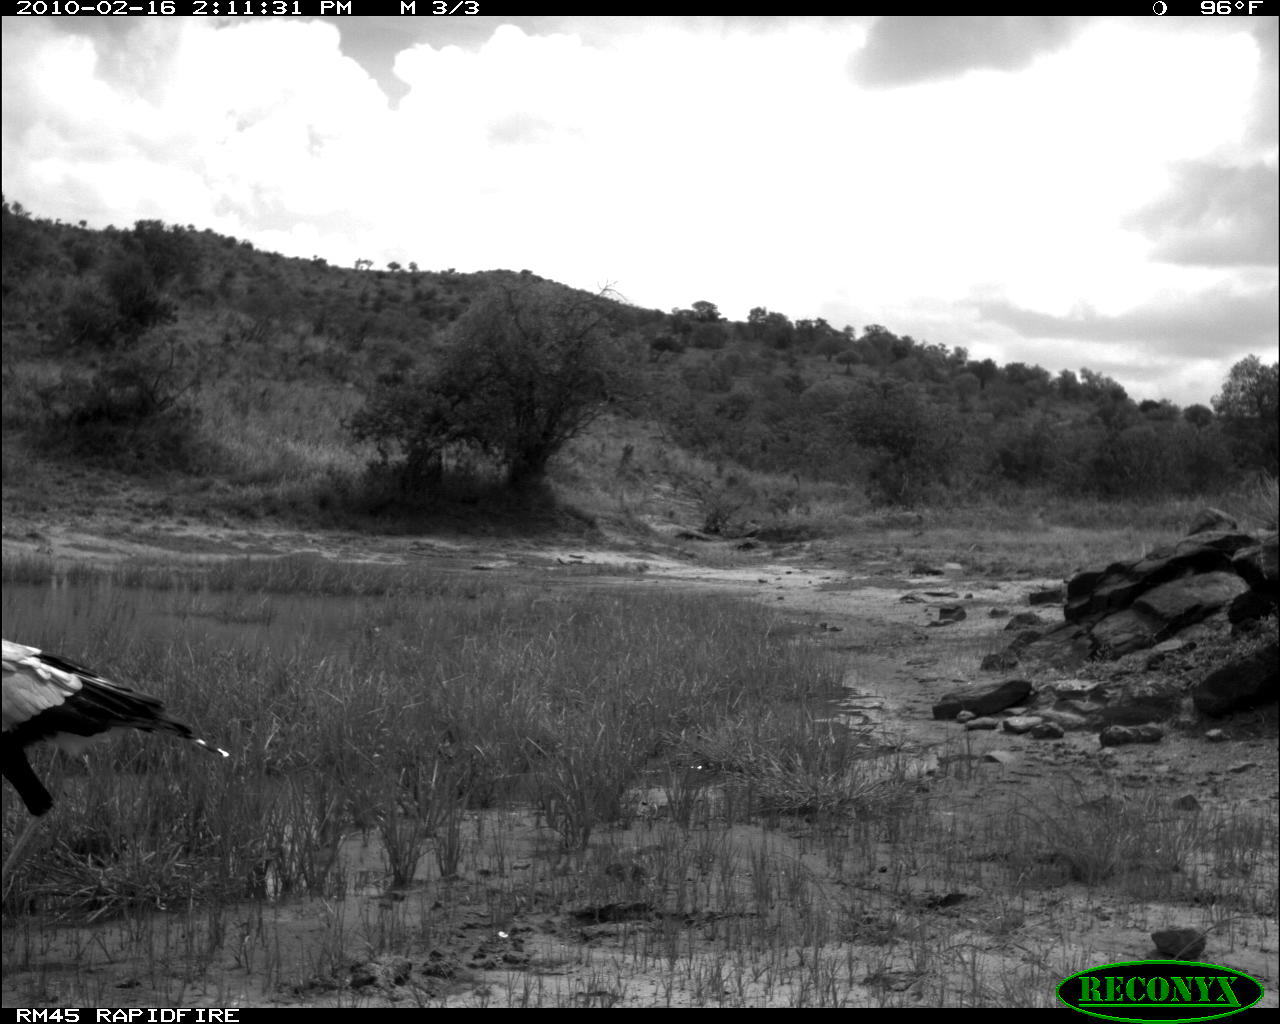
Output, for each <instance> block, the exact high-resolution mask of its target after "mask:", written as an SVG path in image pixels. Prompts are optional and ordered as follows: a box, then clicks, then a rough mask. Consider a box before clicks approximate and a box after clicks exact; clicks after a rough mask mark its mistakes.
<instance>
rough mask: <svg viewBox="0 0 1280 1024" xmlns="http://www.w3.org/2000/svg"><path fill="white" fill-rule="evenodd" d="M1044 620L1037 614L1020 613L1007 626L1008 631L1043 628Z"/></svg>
mask: <svg viewBox="0 0 1280 1024" xmlns="http://www.w3.org/2000/svg"><path fill="white" fill-rule="evenodd" d="M1043 625H1044V619H1042V618H1040V616H1039V615H1037V614H1036V613H1035V612H1018V614H1017V615H1014V616H1013V617H1012V618H1010V619H1009V621H1008V622H1007V623H1006V624H1005V627H1004V628H1005V630H1006V631H1012V630H1015V629H1028V628H1033V627H1035V626H1043Z"/></svg>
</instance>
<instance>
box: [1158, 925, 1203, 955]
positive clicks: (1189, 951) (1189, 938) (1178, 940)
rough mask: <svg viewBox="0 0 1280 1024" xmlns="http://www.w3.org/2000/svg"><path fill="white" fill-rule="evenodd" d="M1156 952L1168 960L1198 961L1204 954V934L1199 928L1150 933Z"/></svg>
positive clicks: (1172, 929)
mask: <svg viewBox="0 0 1280 1024" xmlns="http://www.w3.org/2000/svg"><path fill="white" fill-rule="evenodd" d="M1151 941H1152V942H1154V943H1155V944H1156V952H1157V953H1158V954H1159V955H1160V956H1161V957H1164V958H1166V959H1169V960H1192V961H1195V960H1199V959H1200V957H1201V955H1202V954H1203V953H1204V947H1205V944H1206V943H1205V933H1204V932H1202V931H1200V929H1199V928H1165V929H1164V930H1162V931H1158V932H1152V933H1151Z"/></svg>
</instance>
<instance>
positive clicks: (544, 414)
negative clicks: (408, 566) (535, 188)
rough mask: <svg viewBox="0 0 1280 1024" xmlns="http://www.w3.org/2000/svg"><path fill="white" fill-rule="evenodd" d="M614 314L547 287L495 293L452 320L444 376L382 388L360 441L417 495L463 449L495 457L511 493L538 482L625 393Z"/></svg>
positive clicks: (358, 424) (627, 359) (359, 429)
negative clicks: (393, 465)
mask: <svg viewBox="0 0 1280 1024" xmlns="http://www.w3.org/2000/svg"><path fill="white" fill-rule="evenodd" d="M619 309H620V307H619V306H618V305H617V304H616V303H615V302H613V301H610V299H608V298H607V297H606V296H605V295H603V294H602V295H589V294H586V293H583V292H574V291H570V290H568V289H566V288H564V287H562V286H560V285H555V284H551V283H547V282H539V283H536V284H529V285H523V286H518V287H498V288H495V289H493V290H491V291H489V292H487V293H485V294H483V295H481V296H480V297H479V298H477V299H476V300H475V301H474V302H472V304H471V305H470V307H469V308H468V309H467V311H466V312H465V313H463V315H462V316H461V317H459V318H458V320H457V321H456V322H455V323H454V325H453V327H452V329H451V334H450V337H449V339H448V347H447V350H446V352H445V355H444V357H443V359H442V360H441V362H440V364H439V365H438V366H437V367H435V368H433V369H431V370H427V371H424V372H421V373H419V374H416V375H414V376H412V377H411V378H409V379H401V380H384V381H383V382H381V384H380V385H379V387H378V388H377V389H376V390H375V391H374V393H373V394H372V395H371V396H370V400H369V403H368V404H367V405H366V407H365V408H364V409H363V410H362V411H361V412H360V413H359V414H357V415H356V416H355V417H354V418H353V421H352V430H353V433H354V434H355V436H356V438H357V439H359V440H369V441H373V442H374V443H375V444H376V445H377V447H378V450H379V453H380V454H381V456H382V458H383V460H384V462H391V461H393V460H397V459H399V460H402V461H401V466H402V468H403V469H405V470H407V471H408V472H407V473H406V474H405V476H406V482H408V483H410V485H411V486H412V487H418V486H423V485H426V484H428V483H429V482H430V480H431V478H432V477H433V476H438V474H439V469H440V466H441V459H442V458H443V457H444V456H445V455H446V454H448V453H450V452H459V451H466V452H471V453H479V454H481V455H482V456H483V457H485V458H488V459H489V460H491V461H492V462H493V463H495V464H496V465H497V466H499V467H500V468H501V470H502V471H503V473H504V474H505V475H506V478H507V480H508V482H509V483H511V484H512V485H513V486H522V485H526V484H531V483H536V482H537V481H539V480H540V479H541V478H542V477H543V475H544V474H545V473H546V469H547V463H548V462H549V461H550V459H551V458H552V456H554V455H555V454H556V453H557V452H558V451H559V450H560V449H561V448H562V447H563V446H564V444H565V443H566V442H567V441H569V440H570V439H571V438H573V437H575V436H576V435H578V434H579V433H581V432H582V431H583V430H584V429H585V428H586V427H587V425H588V424H590V423H591V422H592V421H593V420H594V419H596V418H597V417H598V416H599V415H600V414H601V413H602V412H603V411H604V410H605V408H606V406H607V405H608V404H609V402H610V401H611V400H612V399H614V398H617V397H621V396H623V395H624V394H625V393H626V392H627V391H628V390H629V388H630V383H631V381H632V379H633V370H632V359H631V356H630V353H629V352H628V351H627V350H626V347H625V346H624V344H623V341H622V339H621V337H620V332H619V329H618V327H617V324H616V314H617V312H618V310H619Z"/></svg>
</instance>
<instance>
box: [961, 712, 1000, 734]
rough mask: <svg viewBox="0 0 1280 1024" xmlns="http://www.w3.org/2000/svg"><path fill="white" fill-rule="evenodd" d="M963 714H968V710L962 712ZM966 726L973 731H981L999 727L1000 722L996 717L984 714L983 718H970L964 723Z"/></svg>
mask: <svg viewBox="0 0 1280 1024" xmlns="http://www.w3.org/2000/svg"><path fill="white" fill-rule="evenodd" d="M962 714H968V712H962ZM957 720H958V719H957ZM964 727H965V728H966V729H968V730H970V731H972V732H980V731H986V730H990V729H998V728H1000V723H999V722H997V721H996V720H995V719H994V718H988V717H986V716H983V717H982V718H970V719H969V720H968V721H967V722H965V723H964Z"/></svg>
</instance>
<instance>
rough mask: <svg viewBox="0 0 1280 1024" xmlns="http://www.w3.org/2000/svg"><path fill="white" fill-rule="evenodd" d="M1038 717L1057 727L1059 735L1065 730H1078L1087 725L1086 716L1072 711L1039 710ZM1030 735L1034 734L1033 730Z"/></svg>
mask: <svg viewBox="0 0 1280 1024" xmlns="http://www.w3.org/2000/svg"><path fill="white" fill-rule="evenodd" d="M1040 717H1041V718H1043V719H1044V720H1045V721H1046V722H1048V723H1050V724H1051V725H1053V726H1055V727H1056V728H1057V729H1058V733H1059V735H1061V734H1062V733H1065V732H1078V731H1079V730H1081V729H1085V728H1087V727H1088V725H1089V719H1088V717H1086V716H1085V715H1080V714H1076V713H1075V712H1073V711H1058V710H1053V711H1041V712H1040ZM1032 735H1035V732H1034V731H1033V732H1032ZM1037 738H1039V737H1037Z"/></svg>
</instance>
